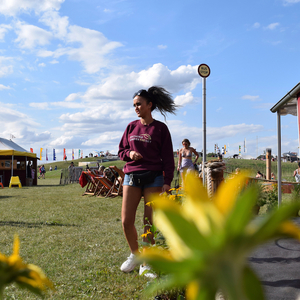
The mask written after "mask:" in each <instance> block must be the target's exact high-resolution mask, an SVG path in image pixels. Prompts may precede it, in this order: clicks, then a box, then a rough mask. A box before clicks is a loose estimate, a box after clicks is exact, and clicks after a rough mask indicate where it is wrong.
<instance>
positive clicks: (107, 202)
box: [0, 172, 147, 299]
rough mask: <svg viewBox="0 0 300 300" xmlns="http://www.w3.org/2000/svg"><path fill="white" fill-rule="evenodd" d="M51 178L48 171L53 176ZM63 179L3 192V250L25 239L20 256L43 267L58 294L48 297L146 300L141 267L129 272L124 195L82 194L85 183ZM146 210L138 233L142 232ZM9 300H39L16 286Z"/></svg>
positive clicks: (10, 290) (0, 195)
mask: <svg viewBox="0 0 300 300" xmlns="http://www.w3.org/2000/svg"><path fill="white" fill-rule="evenodd" d="M47 174H48V172H47ZM57 184H58V178H56V179H55V178H50V179H49V178H47V177H46V179H45V180H42V179H40V180H39V185H38V186H36V187H23V188H22V189H19V188H17V187H16V188H11V189H9V188H5V189H1V190H0V205H1V211H0V225H1V229H2V230H1V232H0V251H1V252H2V253H4V254H6V255H10V254H11V253H12V243H13V236H14V234H15V233H17V234H18V235H19V237H20V243H21V244H20V255H21V257H22V258H23V259H24V260H25V261H26V262H28V263H33V264H36V265H38V266H40V267H41V268H42V269H43V270H44V271H45V272H46V274H47V275H48V277H49V278H50V279H52V280H53V282H54V283H55V286H56V293H55V294H50V295H48V296H47V297H46V299H86V298H92V299H140V298H141V295H142V290H143V288H144V287H145V285H146V282H147V280H146V279H145V278H144V277H141V276H139V275H138V269H137V270H136V271H134V272H133V273H130V274H123V273H122V272H121V271H120V270H119V267H120V265H121V264H122V262H123V261H124V259H126V257H127V256H128V255H129V249H128V246H127V243H126V240H125V238H124V236H123V232H122V225H121V201H122V199H121V197H118V198H114V199H103V198H96V197H88V196H81V195H82V193H83V191H84V189H82V188H81V187H80V185H79V184H72V185H66V186H59V185H57ZM141 221H142V206H140V207H139V210H138V214H137V229H138V230H139V234H141V233H142V232H141V231H142V222H141ZM5 295H6V298H5V299H36V297H35V296H34V295H33V294H31V293H29V292H27V291H25V290H21V289H19V288H16V287H14V286H10V287H9V288H8V289H6V290H5Z"/></svg>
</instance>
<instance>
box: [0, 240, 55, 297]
mask: <svg viewBox="0 0 300 300" xmlns="http://www.w3.org/2000/svg"><path fill="white" fill-rule="evenodd" d="M19 248H20V241H19V238H18V236H15V238H14V246H13V253H12V255H11V256H9V257H7V256H6V255H4V254H1V253H0V298H1V296H2V294H1V293H2V292H3V290H4V288H5V286H6V285H8V284H10V283H12V282H16V283H17V284H18V285H19V286H21V287H26V288H28V289H29V290H31V291H32V292H34V293H36V294H39V295H41V293H42V292H43V291H45V290H46V289H47V288H51V289H54V285H53V283H52V282H51V281H50V280H49V279H48V278H47V277H46V275H45V274H44V273H43V271H42V270H41V269H40V268H39V267H37V266H35V265H32V264H26V263H25V262H23V260H22V258H21V257H20V255H19Z"/></svg>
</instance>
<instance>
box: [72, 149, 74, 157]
mask: <svg viewBox="0 0 300 300" xmlns="http://www.w3.org/2000/svg"><path fill="white" fill-rule="evenodd" d="M72 160H74V149H72Z"/></svg>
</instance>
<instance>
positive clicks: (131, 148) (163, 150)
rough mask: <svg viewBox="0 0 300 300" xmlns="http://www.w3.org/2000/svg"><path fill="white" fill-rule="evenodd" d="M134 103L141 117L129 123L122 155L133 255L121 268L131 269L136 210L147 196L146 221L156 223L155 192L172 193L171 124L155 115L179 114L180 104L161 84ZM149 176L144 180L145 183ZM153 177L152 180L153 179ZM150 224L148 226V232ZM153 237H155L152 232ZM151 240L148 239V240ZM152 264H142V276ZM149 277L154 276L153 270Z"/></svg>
mask: <svg viewBox="0 0 300 300" xmlns="http://www.w3.org/2000/svg"><path fill="white" fill-rule="evenodd" d="M133 106H134V108H135V112H136V114H137V116H138V117H139V118H140V119H139V120H136V121H133V122H131V123H129V124H128V126H127V128H126V130H125V132H124V134H123V137H122V139H121V141H120V144H119V152H118V155H119V157H120V158H121V159H122V160H124V161H126V165H125V167H124V173H125V177H124V183H123V204H122V225H123V230H124V234H125V237H126V240H127V242H128V245H129V248H130V251H131V254H130V256H129V257H128V258H127V260H126V261H125V262H124V263H123V264H122V266H121V271H123V272H126V273H127V272H131V271H132V270H133V269H134V268H135V267H136V262H135V260H134V258H135V255H136V254H137V252H138V242H137V239H138V238H137V232H136V228H135V226H134V221H135V216H136V210H137V207H138V205H139V202H140V200H141V198H142V196H144V224H145V225H147V224H149V223H150V224H152V208H151V207H149V206H147V205H146V203H147V202H149V201H150V200H149V197H150V195H151V194H153V193H158V194H159V193H162V192H168V191H169V189H170V185H171V182H172V179H173V174H174V156H173V146H172V140H171V135H170V132H169V130H168V127H167V126H166V125H165V124H164V123H162V122H160V121H157V120H154V119H153V117H152V111H153V110H154V109H158V110H159V111H160V112H161V113H162V115H163V116H165V113H167V112H169V113H173V114H175V110H176V105H175V103H174V101H173V99H172V97H171V95H170V94H169V93H168V92H167V91H166V90H165V89H163V88H161V87H155V86H154V87H151V88H149V89H148V91H146V90H139V91H138V92H137V93H135V94H134V96H133ZM163 173H164V176H163ZM142 177H143V178H144V179H145V177H146V178H147V179H146V181H144V183H143V182H142V181H143V179H142ZM150 178H151V179H150ZM147 229H149V227H148V228H147V226H145V227H144V231H145V233H146V232H147ZM148 237H150V239H152V243H153V237H152V236H151V235H150V236H149V235H148ZM144 241H145V242H147V241H148V240H147V238H145V239H144ZM145 270H149V267H148V266H144V265H141V266H140V275H141V274H143V273H144V271H145ZM145 276H148V277H151V276H154V274H152V273H151V272H148V273H146V274H145Z"/></svg>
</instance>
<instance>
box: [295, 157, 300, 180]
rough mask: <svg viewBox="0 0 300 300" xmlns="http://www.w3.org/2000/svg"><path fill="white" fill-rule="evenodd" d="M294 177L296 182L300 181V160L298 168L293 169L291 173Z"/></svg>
mask: <svg viewBox="0 0 300 300" xmlns="http://www.w3.org/2000/svg"><path fill="white" fill-rule="evenodd" d="M293 176H294V177H295V179H296V182H300V162H298V168H297V169H296V170H295V171H294V175H293Z"/></svg>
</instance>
